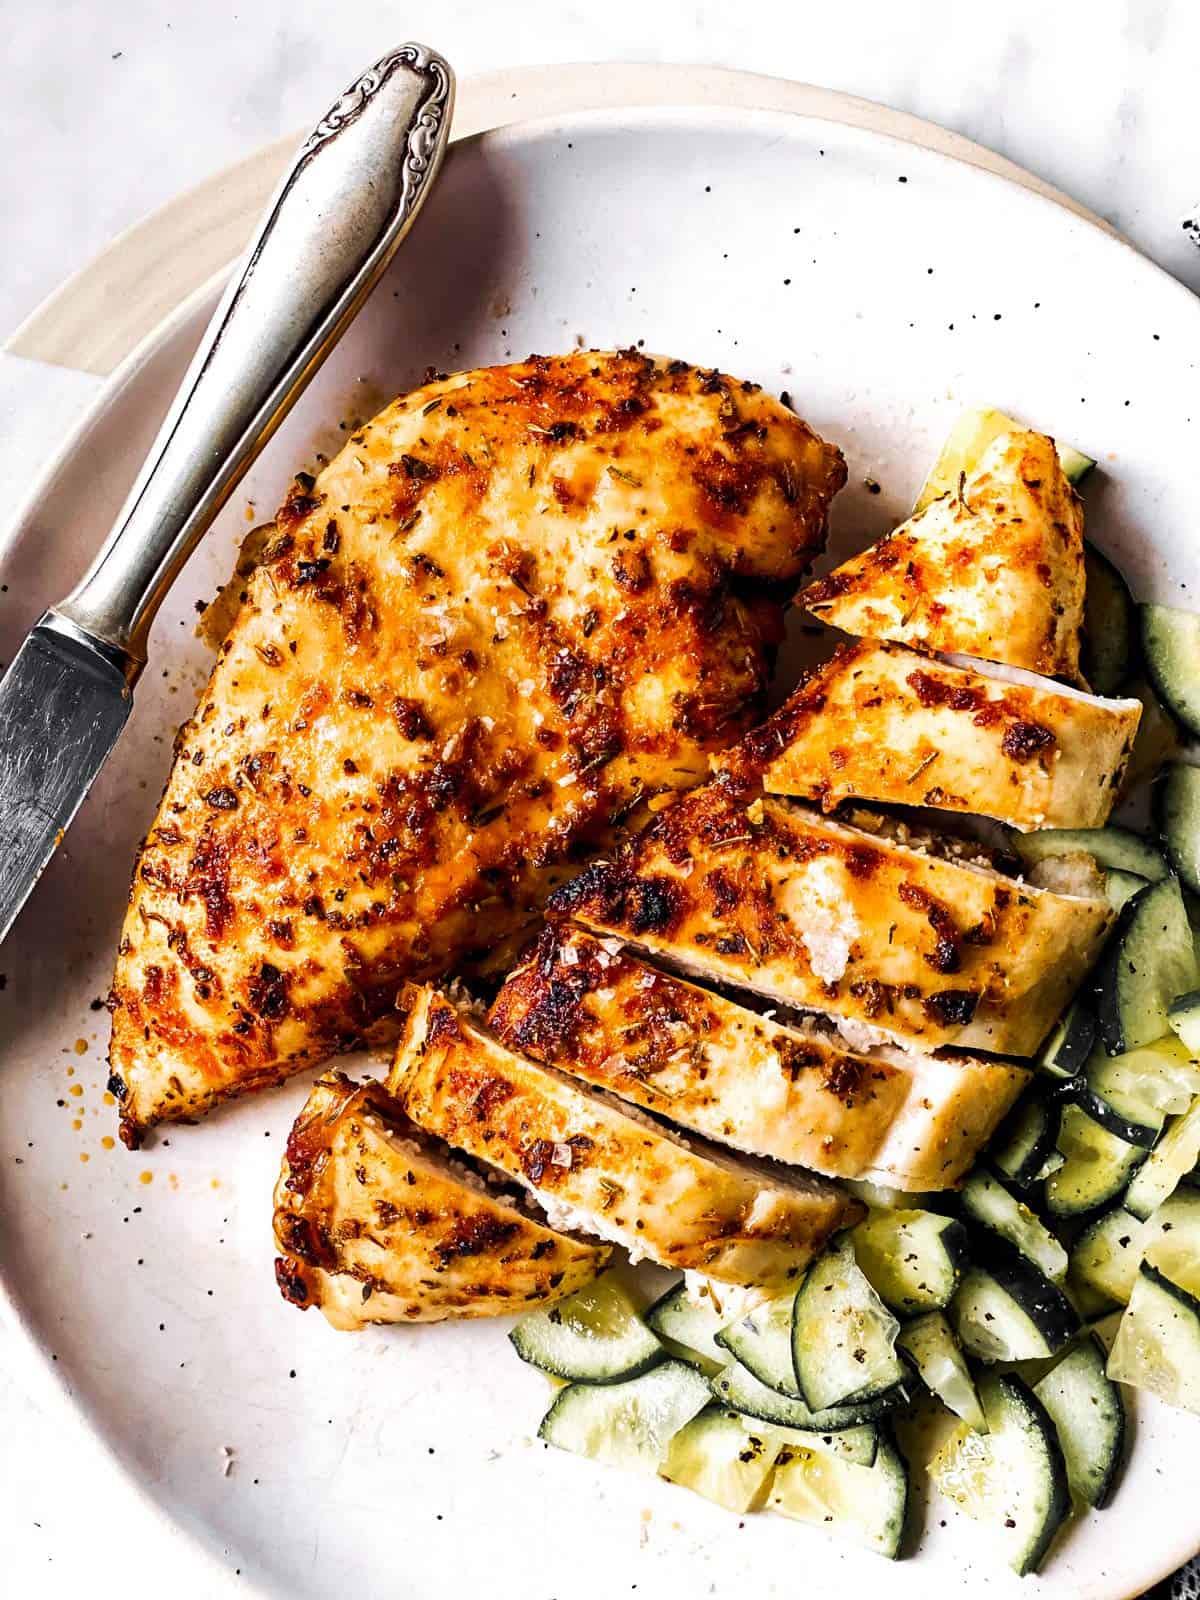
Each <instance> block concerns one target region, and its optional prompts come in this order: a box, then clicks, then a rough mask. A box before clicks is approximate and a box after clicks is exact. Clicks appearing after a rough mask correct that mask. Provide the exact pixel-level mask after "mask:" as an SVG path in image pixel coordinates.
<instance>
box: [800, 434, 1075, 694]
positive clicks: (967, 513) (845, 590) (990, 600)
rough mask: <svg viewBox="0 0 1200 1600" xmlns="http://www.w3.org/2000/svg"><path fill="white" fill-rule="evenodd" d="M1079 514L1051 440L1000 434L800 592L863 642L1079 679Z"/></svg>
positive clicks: (814, 610) (820, 612) (815, 612)
mask: <svg viewBox="0 0 1200 1600" xmlns="http://www.w3.org/2000/svg"><path fill="white" fill-rule="evenodd" d="M1084 586H1085V580H1084V565H1083V511H1082V508H1081V506H1080V502H1079V497H1078V495H1077V494H1076V493H1075V491H1074V489H1073V488H1072V487H1071V485H1070V483H1068V481H1067V479H1066V477H1065V475H1064V473H1063V470H1062V466H1061V464H1060V462H1059V459H1058V455H1057V453H1056V451H1055V447H1054V441H1053V439H1049V438H1047V437H1046V435H1045V434H1041V433H1032V432H1025V431H1018V432H1013V433H1005V434H1002V435H1001V436H1000V437H999V438H998V439H995V440H994V441H993V442H992V443H991V444H990V445H989V446H988V448H987V449H986V450H985V451H984V453H983V456H982V458H981V460H980V462H979V465H978V467H977V468H976V470H975V471H974V472H973V473H971V474H969V475H967V474H964V477H963V480H962V481H960V483H959V485H958V487H957V488H956V489H955V490H954V491H953V492H951V493H949V494H944V495H942V496H941V498H940V499H937V500H935V501H933V503H932V504H930V505H928V506H926V508H925V509H924V510H923V511H920V512H918V513H917V514H916V515H915V516H913V517H910V518H909V520H908V521H907V522H905V523H904V524H902V526H901V527H899V528H897V529H896V530H895V531H894V532H893V533H889V534H885V535H884V537H883V538H882V539H879V540H878V541H877V542H876V543H875V544H873V545H871V546H870V548H869V549H867V550H864V551H863V552H862V553H861V554H860V555H857V556H853V557H852V558H851V559H850V560H849V561H844V562H843V563H842V565H841V566H839V567H836V568H835V569H834V571H833V572H831V573H829V575H828V576H827V577H824V578H821V579H819V580H818V581H817V582H816V583H814V584H811V585H810V586H809V587H808V588H807V589H806V590H805V591H804V593H803V595H802V596H801V599H802V601H803V603H804V605H806V606H807V607H808V609H809V610H810V611H811V612H812V613H813V615H814V616H817V617H820V619H821V621H822V622H828V623H830V624H831V625H832V626H833V627H835V628H840V629H842V631H843V632H844V633H850V634H854V635H856V636H857V637H859V638H863V639H891V640H895V641H897V642H899V643H901V644H910V645H915V646H916V647H917V648H919V649H923V650H927V651H934V652H936V651H951V652H953V651H957V652H959V653H961V654H963V655H969V656H978V657H981V658H982V659H983V660H985V661H999V662H1005V663H1007V664H1008V665H1009V666H1014V667H1024V668H1026V669H1027V670H1028V671H1030V672H1038V673H1042V674H1044V675H1045V676H1047V677H1058V678H1065V679H1067V680H1068V681H1069V682H1076V681H1078V677H1079V635H1080V627H1081V625H1082V622H1083V600H1084Z"/></svg>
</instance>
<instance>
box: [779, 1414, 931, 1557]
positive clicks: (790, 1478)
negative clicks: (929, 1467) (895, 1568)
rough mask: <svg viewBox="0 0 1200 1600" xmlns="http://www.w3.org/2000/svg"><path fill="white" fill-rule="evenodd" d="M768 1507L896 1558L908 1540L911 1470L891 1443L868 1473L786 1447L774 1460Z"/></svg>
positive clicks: (883, 1445) (821, 1454)
mask: <svg viewBox="0 0 1200 1600" xmlns="http://www.w3.org/2000/svg"><path fill="white" fill-rule="evenodd" d="M767 1506H768V1509H769V1510H771V1511H775V1512H778V1513H779V1514H780V1515H782V1516H785V1517H790V1518H792V1519H793V1520H795V1521H797V1522H807V1523H811V1524H812V1525H813V1526H814V1527H818V1528H823V1529H824V1530H825V1532H826V1533H832V1534H834V1535H836V1536H837V1537H839V1538H845V1539H850V1540H853V1541H854V1542H855V1543H856V1544H861V1545H864V1546H865V1547H866V1548H867V1549H868V1550H874V1551H875V1552H876V1553H877V1554H878V1555H882V1556H887V1557H889V1558H894V1557H895V1556H896V1555H898V1554H899V1551H900V1542H901V1539H902V1538H903V1536H904V1526H905V1518H906V1514H907V1509H908V1468H907V1467H906V1465H905V1463H904V1461H903V1459H902V1458H901V1455H900V1452H899V1451H898V1450H897V1449H896V1446H895V1445H894V1444H893V1443H892V1441H891V1440H890V1439H887V1438H880V1440H879V1448H878V1451H877V1454H876V1456H875V1460H874V1462H873V1464H872V1465H871V1466H869V1467H860V1466H856V1465H854V1464H853V1463H852V1462H849V1461H843V1460H840V1459H838V1458H837V1457H836V1456H831V1455H829V1454H828V1453H826V1452H822V1451H818V1450H808V1449H805V1447H804V1446H803V1445H796V1446H786V1445H785V1446H784V1448H783V1449H782V1450H781V1451H780V1453H779V1455H778V1456H777V1458H776V1462H775V1475H774V1478H773V1479H772V1482H771V1492H770V1495H769V1496H768V1499H767Z"/></svg>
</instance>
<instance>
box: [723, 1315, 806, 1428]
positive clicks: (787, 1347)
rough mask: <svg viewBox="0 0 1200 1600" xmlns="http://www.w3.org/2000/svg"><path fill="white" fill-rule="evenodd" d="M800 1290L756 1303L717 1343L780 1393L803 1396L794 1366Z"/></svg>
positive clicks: (731, 1324) (793, 1398)
mask: <svg viewBox="0 0 1200 1600" xmlns="http://www.w3.org/2000/svg"><path fill="white" fill-rule="evenodd" d="M795 1304H796V1291H795V1290H794V1289H789V1290H788V1291H787V1293H786V1294H781V1295H777V1296H776V1298H775V1299H774V1300H768V1301H767V1302H766V1303H765V1304H764V1305H761V1306H755V1308H754V1309H753V1310H752V1311H747V1312H746V1313H745V1315H744V1316H740V1317H739V1318H738V1319H737V1321H736V1322H731V1323H730V1324H729V1326H728V1327H727V1328H723V1329H722V1330H721V1332H720V1333H719V1334H717V1337H716V1343H717V1344H718V1345H719V1346H720V1347H721V1348H722V1349H723V1350H724V1351H725V1352H726V1357H728V1356H733V1357H735V1358H736V1359H737V1360H738V1361H740V1362H741V1364H742V1366H744V1367H745V1368H746V1370H747V1371H748V1372H752V1373H753V1374H754V1376H755V1377H756V1378H757V1379H758V1381H759V1382H760V1383H765V1384H766V1386H767V1388H768V1389H774V1390H775V1392H776V1394H782V1395H787V1396H788V1398H789V1399H792V1400H801V1399H803V1398H804V1396H803V1395H802V1394H801V1392H800V1386H799V1384H798V1383H797V1382H796V1374H795V1371H794V1369H793V1367H792V1314H793V1310H794V1308H795Z"/></svg>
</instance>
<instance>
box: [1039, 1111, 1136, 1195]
mask: <svg viewBox="0 0 1200 1600" xmlns="http://www.w3.org/2000/svg"><path fill="white" fill-rule="evenodd" d="M1058 1148H1059V1150H1060V1151H1061V1152H1062V1154H1063V1156H1064V1158H1065V1159H1064V1161H1063V1164H1062V1166H1061V1167H1059V1169H1058V1170H1057V1172H1052V1173H1051V1174H1050V1176H1049V1177H1048V1178H1047V1179H1046V1205H1047V1207H1048V1209H1049V1210H1050V1212H1051V1213H1052V1215H1054V1216H1056V1217H1077V1216H1081V1215H1083V1214H1084V1213H1085V1212H1088V1211H1098V1210H1099V1209H1100V1207H1101V1206H1106V1205H1108V1204H1110V1203H1111V1202H1112V1201H1113V1200H1116V1199H1117V1198H1118V1197H1119V1196H1120V1195H1122V1194H1124V1192H1125V1190H1126V1188H1127V1187H1128V1184H1129V1180H1130V1178H1132V1176H1133V1174H1134V1172H1135V1171H1136V1170H1137V1168H1138V1167H1139V1166H1140V1165H1141V1163H1142V1162H1143V1161H1144V1160H1145V1159H1146V1152H1145V1150H1144V1149H1143V1148H1142V1147H1141V1146H1140V1145H1136V1144H1127V1143H1126V1141H1125V1140H1124V1139H1120V1138H1118V1137H1117V1135H1116V1134H1115V1133H1110V1132H1109V1131H1108V1129H1107V1128H1102V1127H1101V1126H1100V1124H1099V1123H1098V1122H1097V1121H1096V1120H1095V1118H1094V1117H1089V1116H1088V1114H1087V1112H1086V1111H1084V1110H1083V1109H1082V1108H1081V1107H1079V1106H1064V1107H1063V1114H1062V1122H1061V1123H1060V1125H1059V1130H1058Z"/></svg>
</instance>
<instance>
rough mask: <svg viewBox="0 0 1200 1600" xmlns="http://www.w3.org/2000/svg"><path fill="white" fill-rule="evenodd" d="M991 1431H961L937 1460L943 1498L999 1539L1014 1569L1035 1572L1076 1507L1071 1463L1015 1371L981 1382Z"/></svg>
mask: <svg viewBox="0 0 1200 1600" xmlns="http://www.w3.org/2000/svg"><path fill="white" fill-rule="evenodd" d="M979 1394H980V1399H981V1400H982V1402H983V1409H984V1414H985V1415H986V1417H987V1421H988V1432H987V1433H976V1432H975V1431H974V1430H973V1429H971V1428H967V1427H962V1428H959V1429H957V1430H956V1431H955V1433H954V1434H953V1435H952V1436H951V1437H950V1439H949V1440H948V1441H947V1442H946V1443H945V1444H944V1445H943V1446H942V1448H941V1449H940V1450H939V1451H938V1452H937V1454H936V1455H935V1456H934V1458H933V1461H932V1462H931V1463H930V1477H931V1479H932V1481H933V1484H934V1486H935V1488H936V1489H937V1490H938V1492H939V1493H941V1494H943V1495H945V1497H946V1498H947V1499H948V1500H950V1501H952V1502H953V1503H954V1504H955V1505H957V1506H959V1507H961V1509H962V1510H963V1511H965V1512H966V1513H967V1515H968V1516H970V1517H974V1518H975V1519H976V1520H977V1521H979V1522H983V1523H986V1524H988V1525H989V1526H990V1527H991V1528H992V1529H993V1530H994V1531H995V1532H996V1534H997V1536H998V1538H999V1541H1000V1543H1001V1545H1002V1547H1003V1549H1004V1551H1005V1554H1006V1556H1007V1559H1008V1562H1009V1564H1010V1566H1012V1567H1013V1568H1014V1570H1015V1571H1017V1572H1019V1573H1021V1574H1022V1575H1024V1574H1025V1573H1027V1572H1034V1571H1036V1570H1037V1568H1038V1566H1039V1565H1040V1563H1041V1561H1042V1558H1043V1557H1044V1556H1045V1554H1046V1551H1047V1550H1048V1549H1049V1547H1050V1542H1051V1540H1052V1539H1053V1538H1054V1535H1055V1534H1056V1533H1057V1532H1058V1530H1059V1528H1060V1527H1061V1526H1062V1524H1063V1521H1064V1520H1065V1518H1066V1517H1067V1515H1068V1513H1069V1511H1070V1509H1071V1496H1070V1490H1069V1487H1068V1480H1067V1465H1066V1461H1065V1459H1064V1457H1063V1452H1062V1447H1061V1445H1060V1444H1059V1442H1058V1434H1057V1433H1056V1431H1055V1427H1054V1424H1053V1422H1052V1421H1051V1420H1050V1417H1049V1416H1048V1415H1047V1412H1046V1408H1045V1406H1043V1404H1042V1402H1041V1401H1040V1400H1039V1399H1038V1397H1037V1396H1036V1395H1035V1394H1034V1392H1033V1390H1032V1389H1030V1388H1029V1386H1028V1385H1027V1384H1025V1383H1023V1382H1022V1381H1021V1379H1020V1378H1018V1377H1017V1376H1016V1374H1015V1373H1005V1374H997V1373H988V1374H986V1375H985V1376H984V1377H983V1378H982V1379H981V1381H980V1385H979Z"/></svg>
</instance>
